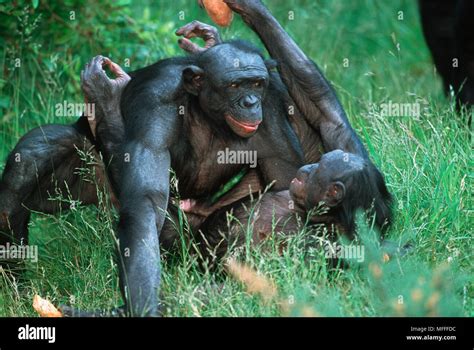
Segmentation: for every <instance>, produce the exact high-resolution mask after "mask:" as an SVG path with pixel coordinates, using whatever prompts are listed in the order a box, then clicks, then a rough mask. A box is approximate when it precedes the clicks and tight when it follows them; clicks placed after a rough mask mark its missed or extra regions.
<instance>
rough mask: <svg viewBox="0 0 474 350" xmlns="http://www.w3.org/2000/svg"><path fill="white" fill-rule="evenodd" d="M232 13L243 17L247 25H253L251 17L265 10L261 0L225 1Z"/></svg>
mask: <svg viewBox="0 0 474 350" xmlns="http://www.w3.org/2000/svg"><path fill="white" fill-rule="evenodd" d="M223 1H224V2H225V3H226V4H227V6H229V7H230V9H231V10H232V11H234V12H235V13H238V14H239V15H241V16H242V19H243V20H244V22H245V23H247V24H249V25H251V23H250V17H251V15H254V14H256V13H259V12H260V11H261V10H262V9H265V5H264V4H263V3H262V2H261V1H260V0H223Z"/></svg>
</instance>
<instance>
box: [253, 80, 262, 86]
mask: <svg viewBox="0 0 474 350" xmlns="http://www.w3.org/2000/svg"><path fill="white" fill-rule="evenodd" d="M262 85H263V79H259V80H256V81H255V82H254V83H253V86H254V87H256V88H259V87H261V86H262Z"/></svg>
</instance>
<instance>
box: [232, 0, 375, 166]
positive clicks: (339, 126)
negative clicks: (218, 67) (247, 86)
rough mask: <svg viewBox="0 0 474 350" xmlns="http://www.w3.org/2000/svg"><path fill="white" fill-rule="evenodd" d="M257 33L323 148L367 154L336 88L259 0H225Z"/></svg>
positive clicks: (364, 155) (365, 155) (327, 150)
mask: <svg viewBox="0 0 474 350" xmlns="http://www.w3.org/2000/svg"><path fill="white" fill-rule="evenodd" d="M224 1H225V3H227V5H228V6H229V7H230V8H231V9H232V10H234V11H235V12H237V13H239V14H240V15H241V16H242V18H243V20H244V21H245V22H246V23H247V24H248V25H249V26H250V27H251V28H252V29H253V30H254V31H255V32H256V33H257V34H258V36H259V37H260V39H261V40H262V42H263V43H264V45H265V47H266V48H267V50H268V52H269V53H270V55H271V56H272V58H274V59H275V60H277V61H278V71H279V73H280V75H281V78H282V80H283V82H284V83H285V85H286V86H287V88H288V91H289V93H290V95H291V97H292V98H293V100H294V101H295V102H296V104H297V107H298V108H299V109H300V110H301V111H302V113H303V114H304V116H305V118H306V119H307V120H308V122H309V123H310V124H311V125H312V126H313V127H314V128H315V129H316V130H319V132H320V134H321V138H322V141H323V145H324V148H325V151H326V152H329V151H332V150H334V149H342V150H344V151H346V152H351V153H355V154H357V155H360V156H363V157H364V158H367V152H366V150H365V148H364V146H363V145H362V143H361V142H360V140H359V139H358V137H357V135H356V134H355V132H354V130H353V129H352V127H351V126H350V124H349V122H348V120H347V117H346V115H345V113H344V110H343V109H342V106H341V104H340V102H339V101H338V99H337V97H336V94H335V92H334V91H333V89H332V88H331V86H330V85H329V83H328V81H327V80H326V79H325V78H324V76H323V74H322V73H321V72H320V70H319V68H318V67H317V66H316V64H315V63H314V62H313V61H311V60H310V59H309V58H308V57H307V56H306V55H305V54H304V52H303V51H302V50H301V49H300V48H299V47H298V45H297V44H296V43H295V42H294V40H293V39H292V38H291V37H290V36H289V35H288V33H286V31H285V30H284V29H283V27H282V26H281V25H280V24H279V23H278V21H277V20H276V19H275V18H274V17H273V15H272V14H271V13H270V12H269V11H268V9H267V8H266V7H265V6H264V5H263V3H262V2H261V1H260V0H224Z"/></svg>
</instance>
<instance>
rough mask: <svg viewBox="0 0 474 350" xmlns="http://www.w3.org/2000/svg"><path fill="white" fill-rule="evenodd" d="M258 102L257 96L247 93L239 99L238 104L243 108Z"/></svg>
mask: <svg viewBox="0 0 474 350" xmlns="http://www.w3.org/2000/svg"><path fill="white" fill-rule="evenodd" d="M257 103H258V98H257V96H254V95H247V96H245V97H244V98H243V99H241V100H240V105H241V107H243V108H251V107H253V106H255V105H256V104H257Z"/></svg>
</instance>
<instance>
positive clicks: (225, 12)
mask: <svg viewBox="0 0 474 350" xmlns="http://www.w3.org/2000/svg"><path fill="white" fill-rule="evenodd" d="M202 4H203V5H204V8H205V9H206V12H207V14H208V15H209V17H211V19H212V20H213V21H214V23H216V24H217V25H219V26H221V27H227V26H229V25H230V24H231V22H232V18H233V17H234V15H233V13H232V10H231V9H230V8H229V6H227V4H226V3H225V2H224V1H223V0H202Z"/></svg>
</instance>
